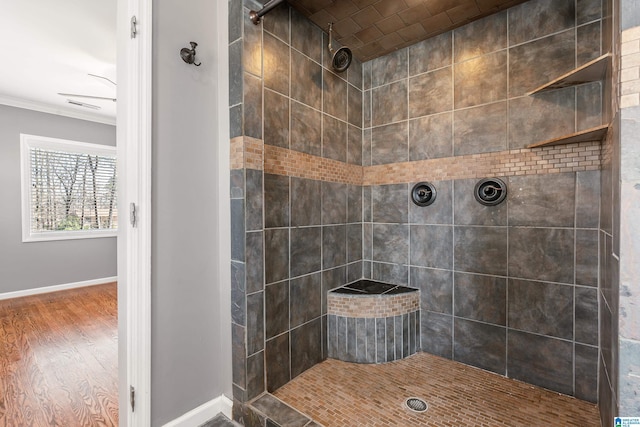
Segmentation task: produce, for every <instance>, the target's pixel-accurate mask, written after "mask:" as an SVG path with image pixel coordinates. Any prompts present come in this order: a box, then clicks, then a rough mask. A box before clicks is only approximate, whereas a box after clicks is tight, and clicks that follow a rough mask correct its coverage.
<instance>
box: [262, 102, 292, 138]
mask: <svg viewBox="0 0 640 427" xmlns="http://www.w3.org/2000/svg"><path fill="white" fill-rule="evenodd" d="M264 104H265V105H267V106H268V107H267V108H265V110H264V143H265V144H267V145H275V146H277V147H282V148H289V99H288V98H286V97H284V96H282V95H280V94H278V93H276V92H272V91H270V90H265V91H264Z"/></svg>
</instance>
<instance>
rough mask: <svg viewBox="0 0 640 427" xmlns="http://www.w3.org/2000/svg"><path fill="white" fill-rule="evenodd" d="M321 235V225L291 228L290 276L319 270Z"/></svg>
mask: <svg viewBox="0 0 640 427" xmlns="http://www.w3.org/2000/svg"><path fill="white" fill-rule="evenodd" d="M321 235H322V233H321V227H310V228H292V229H291V267H290V268H291V277H296V276H301V275H303V274H308V273H313V272H314V271H319V270H320V268H321V261H322V253H321V247H322V238H321Z"/></svg>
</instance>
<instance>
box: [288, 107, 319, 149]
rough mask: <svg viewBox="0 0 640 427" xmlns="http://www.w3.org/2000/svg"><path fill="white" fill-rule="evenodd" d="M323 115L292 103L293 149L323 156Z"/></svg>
mask: <svg viewBox="0 0 640 427" xmlns="http://www.w3.org/2000/svg"><path fill="white" fill-rule="evenodd" d="M321 141H322V113H321V112H320V111H318V110H314V109H312V108H310V107H307V106H306V105H304V104H301V103H298V102H295V101H291V149H292V150H295V151H300V152H302V153H307V154H312V155H314V156H320V155H321V154H322V143H321Z"/></svg>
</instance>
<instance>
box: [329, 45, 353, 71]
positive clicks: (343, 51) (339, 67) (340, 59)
mask: <svg viewBox="0 0 640 427" xmlns="http://www.w3.org/2000/svg"><path fill="white" fill-rule="evenodd" d="M352 57H353V55H352V54H351V49H349V48H348V47H341V48H340V49H338V50H336V51H335V53H334V54H333V58H331V65H332V66H333V69H334V70H336V71H337V72H339V73H341V72H343V71H345V70H346V69H347V68H349V65H350V64H351V58H352Z"/></svg>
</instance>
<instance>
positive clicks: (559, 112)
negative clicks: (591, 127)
mask: <svg viewBox="0 0 640 427" xmlns="http://www.w3.org/2000/svg"><path fill="white" fill-rule="evenodd" d="M574 91H575V89H574V88H567V89H559V90H553V91H548V92H544V93H540V94H536V95H533V96H525V97H522V98H515V99H512V100H510V101H509V149H511V150H513V149H518V148H524V147H526V146H527V145H529V144H533V143H534V142H540V141H545V140H547V139H551V138H555V137H559V136H561V135H567V134H570V133H572V132H573V131H574V129H575V95H574Z"/></svg>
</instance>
